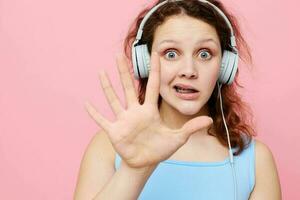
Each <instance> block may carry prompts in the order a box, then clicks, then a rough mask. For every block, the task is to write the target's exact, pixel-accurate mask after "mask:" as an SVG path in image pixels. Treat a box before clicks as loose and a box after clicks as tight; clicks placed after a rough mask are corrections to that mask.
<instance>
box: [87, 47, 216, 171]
mask: <svg viewBox="0 0 300 200" xmlns="http://www.w3.org/2000/svg"><path fill="white" fill-rule="evenodd" d="M117 64H118V71H119V74H120V77H121V80H122V85H123V89H124V91H125V96H126V101H127V108H126V109H125V108H123V107H122V105H121V103H120V100H119V99H118V97H117V95H116V93H115V92H114V90H113V88H112V85H111V82H110V81H109V79H108V77H107V76H106V74H105V73H103V72H102V73H100V81H101V86H102V89H103V90H104V93H105V96H106V98H107V99H108V102H109V104H110V106H111V108H112V110H113V112H114V113H115V115H116V121H114V122H111V121H109V120H107V119H105V118H104V117H103V116H102V115H101V114H100V113H98V112H97V111H96V109H95V108H94V107H93V106H92V105H91V104H90V103H88V102H87V103H86V109H87V111H88V113H89V114H90V116H91V117H92V118H93V119H94V120H95V121H96V123H97V124H98V125H100V126H101V127H102V128H103V129H104V132H105V133H106V134H107V135H108V137H109V139H110V141H111V143H112V145H113V147H114V149H115V151H116V152H117V153H118V154H119V155H120V156H121V157H122V160H123V161H124V162H126V164H127V165H128V166H129V167H132V168H144V167H148V166H151V165H156V164H158V163H159V162H161V161H163V160H166V159H167V158H169V157H170V156H171V155H172V154H173V153H174V152H176V150H177V149H179V148H180V147H181V146H182V145H183V144H185V143H186V141H187V140H188V138H189V137H190V135H192V134H193V133H195V132H196V131H198V130H201V129H204V128H207V127H209V126H210V125H211V124H212V122H213V121H212V119H211V118H210V117H208V116H200V117H196V118H193V119H191V120H190V121H188V122H186V123H185V124H184V125H183V126H182V127H181V128H180V129H170V128H168V127H167V126H166V125H165V124H164V123H163V121H162V120H161V117H160V114H159V110H158V105H157V102H158V97H159V87H160V62H159V56H158V54H157V53H156V52H153V53H152V55H151V70H150V74H149V79H148V84H147V88H146V96H145V101H144V103H143V104H142V105H141V104H140V103H139V102H138V98H137V94H136V90H135V87H134V83H133V80H132V78H131V76H130V73H129V69H128V68H129V65H128V63H127V61H126V58H125V57H124V55H119V56H118V57H117Z"/></svg>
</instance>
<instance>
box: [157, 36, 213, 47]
mask: <svg viewBox="0 0 300 200" xmlns="http://www.w3.org/2000/svg"><path fill="white" fill-rule="evenodd" d="M206 42H213V43H215V44H216V45H217V46H218V43H217V42H216V41H215V40H214V39H212V38H207V39H202V40H199V41H198V42H197V43H196V44H199V43H206ZM163 43H180V42H178V41H176V40H172V39H167V40H163V41H161V42H160V43H158V45H161V44H163Z"/></svg>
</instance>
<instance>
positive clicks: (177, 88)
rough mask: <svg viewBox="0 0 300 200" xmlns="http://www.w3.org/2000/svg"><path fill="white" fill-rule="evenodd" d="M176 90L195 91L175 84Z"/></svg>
mask: <svg viewBox="0 0 300 200" xmlns="http://www.w3.org/2000/svg"><path fill="white" fill-rule="evenodd" d="M175 89H176V91H191V92H195V91H196V90H194V89H192V88H181V87H179V86H175Z"/></svg>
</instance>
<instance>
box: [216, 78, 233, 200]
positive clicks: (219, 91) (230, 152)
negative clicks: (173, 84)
mask: <svg viewBox="0 0 300 200" xmlns="http://www.w3.org/2000/svg"><path fill="white" fill-rule="evenodd" d="M217 85H218V94H219V97H220V106H221V113H222V118H223V122H224V125H225V129H226V134H227V140H228V146H229V156H230V166H231V171H232V176H233V182H234V199H235V200H236V198H237V197H236V196H237V182H236V174H235V168H234V162H233V154H232V149H231V144H230V139H229V138H230V137H229V131H228V128H227V125H226V121H225V117H224V113H223V106H222V104H223V103H222V94H221V88H222V84H220V85H219V82H217Z"/></svg>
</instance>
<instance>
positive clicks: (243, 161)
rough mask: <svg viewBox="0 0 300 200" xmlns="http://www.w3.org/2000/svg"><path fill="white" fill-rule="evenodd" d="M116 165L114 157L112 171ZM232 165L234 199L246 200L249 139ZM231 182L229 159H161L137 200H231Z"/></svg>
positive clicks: (251, 154)
mask: <svg viewBox="0 0 300 200" xmlns="http://www.w3.org/2000/svg"><path fill="white" fill-rule="evenodd" d="M232 150H233V152H235V151H236V148H233V149H232ZM120 163H121V159H120V156H119V155H118V154H116V159H115V168H116V169H118V168H119V166H120ZM234 166H235V171H236V179H237V191H238V192H237V199H238V200H248V199H249V197H250V193H251V192H252V190H253V188H254V184H255V140H254V139H253V138H252V140H251V143H250V145H249V146H248V147H247V148H246V149H244V151H243V152H242V153H241V154H240V155H238V156H234ZM233 180H234V179H233V176H232V171H231V166H230V159H229V157H227V158H226V159H225V160H223V161H218V162H192V161H178V160H165V161H162V162H161V163H159V165H158V166H157V168H156V169H155V170H154V171H153V173H152V174H151V176H150V177H149V179H148V181H147V182H146V184H145V186H144V188H143V190H142V192H141V194H140V196H139V198H138V200H154V199H155V200H160V199H161V200H169V199H172V200H173V199H174V200H177V199H178V200H233V199H234V182H233Z"/></svg>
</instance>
